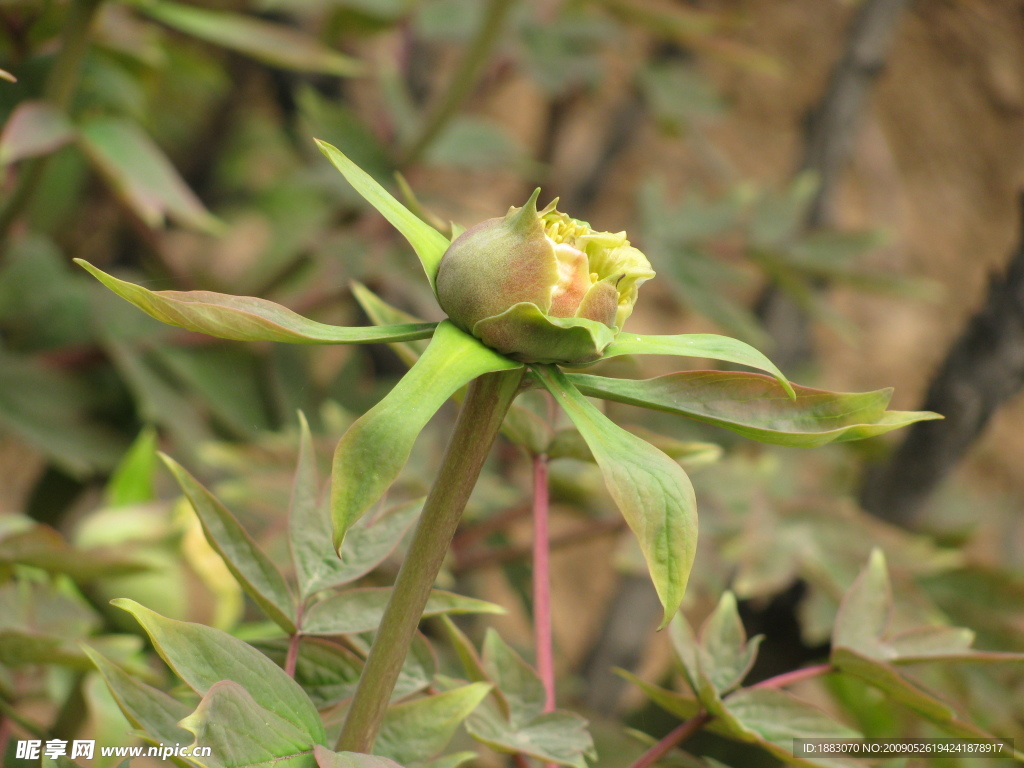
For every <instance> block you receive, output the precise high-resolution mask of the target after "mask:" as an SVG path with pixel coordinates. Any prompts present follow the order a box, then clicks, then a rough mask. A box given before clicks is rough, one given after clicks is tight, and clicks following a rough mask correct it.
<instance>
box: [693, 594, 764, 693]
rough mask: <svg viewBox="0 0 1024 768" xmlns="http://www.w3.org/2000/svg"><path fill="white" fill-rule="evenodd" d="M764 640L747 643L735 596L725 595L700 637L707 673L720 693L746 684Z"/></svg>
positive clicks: (708, 619) (756, 639)
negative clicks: (745, 680) (759, 647)
mask: <svg viewBox="0 0 1024 768" xmlns="http://www.w3.org/2000/svg"><path fill="white" fill-rule="evenodd" d="M761 640H762V637H761V636H760V635H758V636H757V637H755V638H753V639H752V640H751V641H750V642H749V643H748V642H747V633H746V631H745V630H744V628H743V622H742V621H740V616H739V613H738V611H737V610H736V597H735V596H734V595H733V593H732V592H725V593H724V594H723V595H722V599H721V600H720V601H719V602H718V607H717V608H715V610H714V611H713V612H712V614H711V615H710V616H708V618H707V621H705V622H704V626H703V627H701V636H700V644H701V647H702V648H703V650H704V651H705V653H706V659H707V662H708V665H707V666H708V669H707V674H708V676H709V678H710V680H711V684H712V685H714V686H715V689H716V690H717V691H718V692H719V693H726V692H727V691H730V690H732V689H733V688H735V687H736V686H738V685H739V684H740V683H741V682H743V678H745V677H746V676H747V673H748V672H750V668H751V667H752V666H754V661H755V660H756V659H757V647H758V646H759V645H760V644H761Z"/></svg>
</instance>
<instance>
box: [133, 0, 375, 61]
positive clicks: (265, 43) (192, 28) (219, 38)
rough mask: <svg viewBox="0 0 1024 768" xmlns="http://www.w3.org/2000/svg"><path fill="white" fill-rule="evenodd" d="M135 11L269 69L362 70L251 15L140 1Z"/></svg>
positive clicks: (307, 39)
mask: <svg viewBox="0 0 1024 768" xmlns="http://www.w3.org/2000/svg"><path fill="white" fill-rule="evenodd" d="M139 9H140V10H141V11H142V12H143V13H145V14H146V15H148V16H150V17H151V18H154V19H156V20H157V21H160V22H162V23H164V24H166V25H167V26H169V27H173V28H174V29H177V30H178V31H179V32H184V33H185V34H187V35H192V36H193V37H198V38H199V39H200V40H205V41H206V42H208V43H213V44H214V45H220V46H223V47H224V48H230V49H231V50H234V51H238V52H239V53H244V54H245V55H247V56H252V57H253V58H254V59H258V60H259V61H262V62H264V63H265V64H269V65H271V66H273V67H281V68H282V69H291V70H295V71H297V72H315V73H320V74H327V75H339V76H341V77H345V76H348V75H356V74H359V73H360V72H362V70H363V66H362V64H361V63H360V62H359V61H357V60H356V59H353V58H351V57H350V56H346V55H344V54H342V53H339V52H338V51H335V50H333V49H331V48H328V47H327V46H326V45H324V44H323V43H321V42H320V41H319V40H317V39H316V38H315V37H310V36H309V35H306V34H303V33H302V32H300V31H298V30H297V29H293V28H291V27H286V26H283V25H281V24H273V23H271V22H268V21H262V20H261V19H257V18H254V17H252V16H246V15H243V14H240V13H229V12H227V11H210V10H206V9H204V8H197V7H195V6H192V5H181V4H179V3H172V2H168V0H155V1H151V2H144V3H141V4H140V5H139Z"/></svg>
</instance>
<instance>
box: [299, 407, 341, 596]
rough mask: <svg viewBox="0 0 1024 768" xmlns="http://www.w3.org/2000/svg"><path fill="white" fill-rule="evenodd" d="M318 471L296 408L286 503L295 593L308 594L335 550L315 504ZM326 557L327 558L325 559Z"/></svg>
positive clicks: (313, 449) (304, 423)
mask: <svg viewBox="0 0 1024 768" xmlns="http://www.w3.org/2000/svg"><path fill="white" fill-rule="evenodd" d="M319 495H320V473H319V472H318V471H317V466H316V446H315V445H314V444H313V435H312V434H311V433H310V431H309V422H307V421H306V415H305V414H304V413H303V412H302V411H299V458H298V463H297V464H296V467H295V479H294V481H293V482H292V493H291V501H290V503H289V506H288V541H289V544H290V546H291V553H292V562H293V564H294V565H295V577H296V578H297V579H298V582H299V594H300V595H302V596H303V597H308V596H309V595H310V594H312V592H313V590H312V589H310V585H311V584H312V583H313V582H314V581H315V580H316V579H317V578H318V576H319V574H320V572H321V571H322V570H324V569H325V568H330V565H331V560H337V559H338V555H337V553H336V552H335V551H334V550H333V549H332V548H331V546H330V545H328V543H327V542H328V541H329V540H330V534H331V524H330V521H329V520H328V518H327V515H326V514H323V513H324V510H323V509H322V508H321V507H320V504H319ZM327 558H331V559H330V560H328V559H327Z"/></svg>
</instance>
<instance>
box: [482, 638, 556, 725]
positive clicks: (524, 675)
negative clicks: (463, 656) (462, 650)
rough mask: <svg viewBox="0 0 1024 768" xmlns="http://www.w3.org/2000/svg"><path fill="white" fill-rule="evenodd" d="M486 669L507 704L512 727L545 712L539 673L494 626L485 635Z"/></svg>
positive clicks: (490, 679)
mask: <svg viewBox="0 0 1024 768" xmlns="http://www.w3.org/2000/svg"><path fill="white" fill-rule="evenodd" d="M483 669H484V672H485V673H486V674H487V678H488V680H489V681H490V682H492V683H494V685H495V692H496V693H498V694H499V699H500V701H502V702H503V703H504V704H505V707H503V709H505V710H506V711H505V716H506V718H507V719H508V722H509V725H510V726H511V727H512V730H514V731H515V730H519V729H520V728H522V727H524V726H526V725H527V724H528V723H529V722H530V721H531V720H534V719H535V718H537V717H539V716H540V715H541V714H543V712H544V704H545V702H546V701H547V693H546V692H545V690H544V683H543V682H542V681H541V679H540V675H538V674H537V672H536V671H534V669H533V667H531V666H530V665H529V664H527V663H526V662H525V661H523V659H522V657H521V656H520V655H519V654H518V653H516V652H515V651H513V650H512V649H511V648H510V647H509V646H508V644H507V643H506V642H505V641H504V640H502V639H501V636H500V635H499V634H498V633H497V632H496V631H494V629H488V630H487V635H486V636H485V637H484V653H483Z"/></svg>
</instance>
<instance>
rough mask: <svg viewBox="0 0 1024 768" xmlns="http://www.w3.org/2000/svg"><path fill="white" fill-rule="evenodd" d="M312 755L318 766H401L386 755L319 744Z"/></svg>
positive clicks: (347, 767)
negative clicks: (330, 748) (368, 753)
mask: <svg viewBox="0 0 1024 768" xmlns="http://www.w3.org/2000/svg"><path fill="white" fill-rule="evenodd" d="M313 756H314V757H315V758H316V764H317V766H319V768H402V766H400V765H399V764H398V763H396V762H395V761H394V760H388V759H387V758H386V757H377V756H376V755H364V754H362V753H361V752H331V750H329V749H327V747H321V746H319V745H318V746H316V747H314V748H313ZM474 757H475V755H474Z"/></svg>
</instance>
